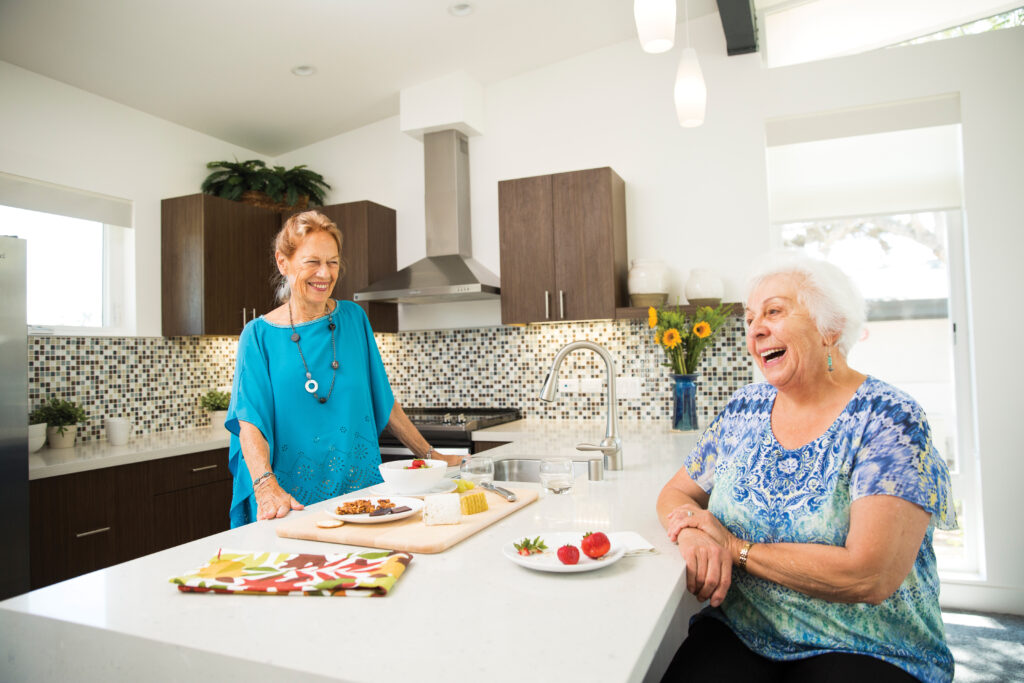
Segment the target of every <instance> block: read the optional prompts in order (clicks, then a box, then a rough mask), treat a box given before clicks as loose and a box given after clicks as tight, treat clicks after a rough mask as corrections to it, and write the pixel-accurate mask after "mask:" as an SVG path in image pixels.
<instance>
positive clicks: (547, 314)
mask: <svg viewBox="0 0 1024 683" xmlns="http://www.w3.org/2000/svg"><path fill="white" fill-rule="evenodd" d="M544 319H545V320H551V292H549V291H548V290H546V289H545V290H544Z"/></svg>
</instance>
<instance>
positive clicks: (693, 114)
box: [675, 2, 708, 128]
mask: <svg viewBox="0 0 1024 683" xmlns="http://www.w3.org/2000/svg"><path fill="white" fill-rule="evenodd" d="M683 6H684V7H685V11H686V47H685V48H683V57H682V59H680V60H679V71H677V72H676V87H675V101H676V115H677V116H678V117H679V125H680V126H682V127H683V128H696V127H697V126H699V125H701V124H703V123H704V111H705V110H706V109H707V104H708V89H707V86H706V85H704V74H703V73H701V70H700V63H699V62H698V61H697V51H696V50H694V49H693V48H692V47H690V11H689V10H690V7H689V3H688V2H684V5H683Z"/></svg>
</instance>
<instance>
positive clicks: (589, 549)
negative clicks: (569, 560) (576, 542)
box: [580, 531, 612, 560]
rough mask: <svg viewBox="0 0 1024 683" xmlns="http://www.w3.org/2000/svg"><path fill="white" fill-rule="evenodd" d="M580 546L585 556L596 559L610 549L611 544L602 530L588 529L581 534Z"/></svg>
mask: <svg viewBox="0 0 1024 683" xmlns="http://www.w3.org/2000/svg"><path fill="white" fill-rule="evenodd" d="M580 547H581V548H583V553H584V554H585V555H586V556H587V557H589V558H591V559H594V560H596V559H597V558H599V557H602V556H603V555H604V554H605V553H607V552H608V551H609V550H610V549H611V547H612V544H611V543H610V542H609V541H608V537H607V536H605V535H604V533H603V532H600V531H598V532H592V531H588V532H587V533H585V534H583V540H582V541H581V542H580Z"/></svg>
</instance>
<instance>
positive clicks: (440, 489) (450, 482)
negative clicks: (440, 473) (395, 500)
mask: <svg viewBox="0 0 1024 683" xmlns="http://www.w3.org/2000/svg"><path fill="white" fill-rule="evenodd" d="M387 486H388V488H390V487H391V485H390V484H388V485H387ZM454 490H455V480H454V479H442V480H441V481H439V482H437V483H436V484H434V485H433V486H432V487H431V488H429V489H427V490H426V491H423V492H421V493H405V492H404V491H403V492H402V493H396V494H395V495H396V496H417V497H421V498H422V497H423V496H429V495H431V494H433V493H448V492H449V491H454Z"/></svg>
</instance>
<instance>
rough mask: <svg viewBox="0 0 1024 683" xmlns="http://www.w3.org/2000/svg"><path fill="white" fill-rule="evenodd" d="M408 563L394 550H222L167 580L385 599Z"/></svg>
mask: <svg viewBox="0 0 1024 683" xmlns="http://www.w3.org/2000/svg"><path fill="white" fill-rule="evenodd" d="M411 561H412V554H411V553H406V552H398V551H394V550H364V551H360V552H354V553H333V554H330V555H307V554H305V553H254V552H247V551H241V550H226V549H223V548H222V549H221V550H220V551H219V552H218V553H217V554H216V555H215V556H214V557H212V558H210V561H209V562H207V563H206V564H205V565H203V566H202V567H200V568H199V569H195V570H192V571H190V572H186V573H185V574H182V575H181V576H175V577H172V578H171V579H170V581H171V583H175V584H177V585H178V590H179V591H183V592H186V593H238V594H244V595H332V596H335V595H338V596H341V595H348V596H359V597H383V596H385V595H387V594H388V591H390V590H391V588H392V587H393V586H394V585H395V582H396V581H398V577H400V576H401V575H402V573H403V572H404V571H405V568H406V567H407V566H409V563H410V562H411Z"/></svg>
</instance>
